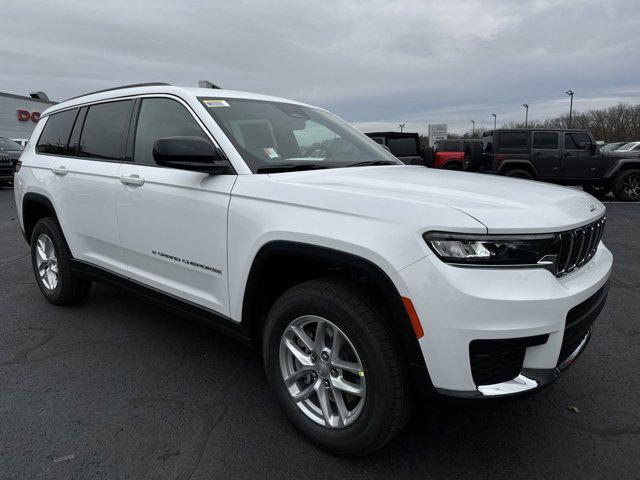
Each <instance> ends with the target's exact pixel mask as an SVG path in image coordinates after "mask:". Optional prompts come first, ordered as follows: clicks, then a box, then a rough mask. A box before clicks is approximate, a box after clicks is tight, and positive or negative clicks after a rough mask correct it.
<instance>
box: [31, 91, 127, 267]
mask: <svg viewBox="0 0 640 480" xmlns="http://www.w3.org/2000/svg"><path fill="white" fill-rule="evenodd" d="M132 107H133V101H131V100H121V101H115V102H104V103H98V104H95V105H90V106H88V107H82V108H80V109H74V110H69V111H64V112H61V113H58V114H54V115H52V116H51V118H49V119H48V120H47V124H45V127H44V130H43V134H42V136H41V137H40V140H39V142H38V145H37V147H36V151H38V153H40V154H45V155H51V156H52V158H51V163H50V167H51V173H50V184H49V187H48V188H49V191H50V192H51V194H52V197H53V199H54V202H55V206H56V209H57V211H56V213H57V214H58V219H59V221H60V224H61V226H62V230H63V232H64V235H65V238H66V240H67V243H68V244H69V248H70V249H71V253H72V254H73V256H74V257H75V258H76V259H78V260H82V261H85V262H88V263H91V264H93V265H97V266H100V267H103V268H106V269H108V270H110V271H113V272H115V273H119V274H126V264H125V262H124V260H123V256H122V250H121V248H120V240H119V236H118V225H117V222H116V209H115V185H116V179H117V178H118V177H117V174H118V170H119V168H120V162H121V161H122V159H123V156H124V135H125V133H126V131H127V126H128V123H129V119H130V117H131V111H132ZM58 116H60V120H63V121H64V124H65V125H69V124H70V125H72V126H73V127H72V130H71V133H70V135H69V134H68V133H66V132H67V129H66V127H64V126H63V125H60V128H57V129H54V128H52V129H51V131H50V132H49V131H48V127H49V126H51V127H55V122H56V117H58ZM55 130H57V132H56V131H55ZM65 135H69V136H68V137H66V138H64V136H65ZM56 136H57V139H56V138H54V137H56ZM47 142H49V143H47ZM56 142H57V145H58V146H57V147H55V146H54V145H52V143H56ZM63 145H64V147H63Z"/></svg>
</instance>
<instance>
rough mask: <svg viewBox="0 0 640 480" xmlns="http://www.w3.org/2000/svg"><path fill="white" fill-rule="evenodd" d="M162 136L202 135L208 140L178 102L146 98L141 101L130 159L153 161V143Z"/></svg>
mask: <svg viewBox="0 0 640 480" xmlns="http://www.w3.org/2000/svg"><path fill="white" fill-rule="evenodd" d="M164 137H201V138H204V139H205V140H207V141H209V137H207V135H206V134H205V133H204V132H203V131H202V129H201V128H200V125H198V122H196V120H195V119H194V118H193V116H192V115H191V114H190V113H189V111H187V109H186V108H185V107H184V106H182V105H181V104H180V103H178V102H176V101H175V100H171V99H169V98H145V99H143V100H142V103H141V105H140V113H139V114H138V125H137V127H136V139H135V146H134V153H133V160H134V161H135V162H136V163H144V164H147V165H155V161H154V160H153V143H154V142H155V141H156V140H157V139H159V138H164Z"/></svg>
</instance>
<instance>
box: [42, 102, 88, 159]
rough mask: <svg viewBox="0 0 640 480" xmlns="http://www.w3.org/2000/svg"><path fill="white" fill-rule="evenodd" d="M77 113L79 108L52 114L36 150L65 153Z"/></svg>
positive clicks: (55, 153) (57, 153)
mask: <svg viewBox="0 0 640 480" xmlns="http://www.w3.org/2000/svg"><path fill="white" fill-rule="evenodd" d="M77 114H78V109H77V108H74V109H73V110H66V111H64V112H60V113H54V114H52V115H50V116H49V118H48V119H47V123H45V125H44V129H43V130H42V134H41V135H40V138H39V139H38V143H37V144H36V152H37V153H49V154H53V155H64V154H65V152H66V149H67V143H68V142H69V135H71V129H72V128H73V122H74V121H75V119H76V115H77Z"/></svg>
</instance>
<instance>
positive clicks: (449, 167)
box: [444, 162, 462, 171]
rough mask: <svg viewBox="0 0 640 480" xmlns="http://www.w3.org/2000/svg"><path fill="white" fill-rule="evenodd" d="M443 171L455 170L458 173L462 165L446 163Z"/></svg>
mask: <svg viewBox="0 0 640 480" xmlns="http://www.w3.org/2000/svg"><path fill="white" fill-rule="evenodd" d="M444 169H445V170H456V171H458V170H462V165H460V164H459V163H455V162H454V163H447V164H446V165H445V166H444Z"/></svg>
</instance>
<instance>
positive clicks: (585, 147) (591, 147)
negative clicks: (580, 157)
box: [578, 142, 596, 153]
mask: <svg viewBox="0 0 640 480" xmlns="http://www.w3.org/2000/svg"><path fill="white" fill-rule="evenodd" d="M578 147H579V148H580V149H581V150H588V151H590V152H591V153H596V144H595V143H591V142H580V143H579V144H578Z"/></svg>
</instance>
